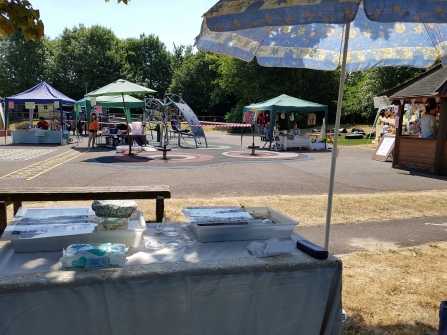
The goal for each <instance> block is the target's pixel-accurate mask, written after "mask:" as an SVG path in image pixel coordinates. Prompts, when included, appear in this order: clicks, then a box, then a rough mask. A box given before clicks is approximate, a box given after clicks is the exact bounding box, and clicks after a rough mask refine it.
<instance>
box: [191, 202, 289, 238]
mask: <svg viewBox="0 0 447 335" xmlns="http://www.w3.org/2000/svg"><path fill="white" fill-rule="evenodd" d="M203 208H204V209H205V210H206V211H207V212H209V210H210V209H211V208H219V207H203ZM187 209H188V208H185V209H184V210H183V212H184V213H185V212H186V213H188V211H187ZM197 209H198V207H194V210H195V212H196V213H197ZM244 209H245V211H246V212H248V213H250V214H253V215H255V216H257V217H259V218H262V217H264V218H269V219H270V220H272V221H273V224H266V225H261V224H256V225H252V224H250V223H248V224H241V225H238V224H236V225H229V224H222V225H214V226H200V225H197V224H196V223H195V222H194V220H191V217H189V216H188V215H187V214H186V213H185V216H186V221H187V223H188V226H189V228H190V229H191V230H192V232H193V233H194V234H195V235H196V237H197V238H198V239H199V241H200V242H221V241H245V240H268V239H271V238H275V237H276V238H290V236H291V235H292V232H293V228H294V227H295V226H296V225H298V222H297V221H295V220H293V219H292V218H290V217H288V216H286V215H284V214H282V213H280V212H278V211H276V210H274V209H272V208H270V207H245V208H244ZM222 219H223V218H222V217H221V216H219V220H216V221H222ZM200 223H203V221H201V220H200Z"/></svg>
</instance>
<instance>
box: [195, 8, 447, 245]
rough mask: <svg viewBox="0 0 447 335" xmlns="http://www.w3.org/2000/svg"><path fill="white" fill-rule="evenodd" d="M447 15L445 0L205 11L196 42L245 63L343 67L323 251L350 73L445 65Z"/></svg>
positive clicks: (212, 9)
mask: <svg viewBox="0 0 447 335" xmlns="http://www.w3.org/2000/svg"><path fill="white" fill-rule="evenodd" d="M295 3H296V4H295ZM446 15H447V3H446V2H445V1H443V0H432V1H430V2H426V1H424V0H421V1H408V0H381V1H378V0H363V3H362V1H361V0H351V1H349V2H347V1H343V0H322V1H319V2H315V1H308V2H307V3H306V2H304V1H299V2H298V1H296V2H293V3H289V1H288V0H255V1H249V2H240V1H228V0H221V1H219V2H217V3H216V4H215V5H214V6H213V7H212V8H211V9H210V10H209V11H208V12H206V13H205V14H204V20H203V23H202V28H201V32H200V34H199V35H198V36H197V37H196V42H195V45H196V46H197V48H198V49H199V50H201V51H209V52H213V53H218V54H223V55H228V56H231V57H234V58H238V59H241V60H244V61H247V62H249V61H251V60H253V58H254V57H256V59H257V61H258V63H259V64H260V65H261V66H267V67H292V68H308V69H316V70H335V69H336V68H337V67H338V66H341V76H340V85H339V92H338V102H337V113H336V121H335V134H334V139H335V140H334V144H333V151H332V158H331V170H330V181H329V191H328V205H327V215H326V233H325V248H326V249H327V248H328V246H329V232H330V222H331V213H332V200H333V191H334V178H335V168H336V160H337V144H338V132H339V128H340V115H341V108H342V100H343V88H344V81H345V73H346V71H361V70H364V69H368V68H372V67H383V66H412V67H420V68H425V67H430V66H431V65H433V64H434V62H435V61H436V59H438V58H440V59H441V60H442V61H443V62H446V61H447V25H446V24H445V22H446ZM372 20H373V21H372Z"/></svg>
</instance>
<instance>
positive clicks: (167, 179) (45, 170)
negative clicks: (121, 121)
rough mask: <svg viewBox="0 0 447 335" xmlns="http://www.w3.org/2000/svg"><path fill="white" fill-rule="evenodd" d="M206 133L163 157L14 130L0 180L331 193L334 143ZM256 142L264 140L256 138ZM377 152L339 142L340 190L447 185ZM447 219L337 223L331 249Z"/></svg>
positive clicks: (417, 232) (425, 239)
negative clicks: (302, 144) (39, 139)
mask: <svg viewBox="0 0 447 335" xmlns="http://www.w3.org/2000/svg"><path fill="white" fill-rule="evenodd" d="M207 140H208V145H209V146H208V148H206V147H205V146H204V144H202V145H201V146H200V147H199V148H196V147H195V145H194V142H193V141H191V140H187V141H185V140H183V139H182V140H181V146H180V147H179V146H178V145H177V143H178V142H177V139H175V140H174V141H173V143H174V142H175V143H174V145H173V146H170V148H171V149H172V151H170V152H168V153H167V157H168V159H167V160H163V158H162V154H161V152H159V151H156V149H154V148H150V147H148V148H146V149H147V150H149V151H144V152H142V153H141V154H138V155H136V156H127V155H125V154H122V153H118V154H117V153H115V151H114V150H112V149H110V148H106V147H97V148H95V149H92V150H88V148H87V143H86V142H87V141H83V143H74V144H72V143H71V144H69V145H63V146H60V145H48V144H46V145H29V144H11V143H10V138H8V141H7V142H6V144H3V139H1V143H0V187H14V186H21V187H24V186H29V187H41V186H44V187H58V185H64V186H85V187H89V186H103V187H126V186H134V185H169V186H170V188H171V193H172V197H173V198H189V197H203V198H206V197H218V196H257V195H308V196H310V197H311V196H312V195H318V194H327V191H328V185H329V172H330V161H331V154H332V153H331V150H322V151H315V150H314V151H308V150H297V151H287V152H275V151H269V150H266V149H264V150H257V151H256V155H255V156H252V155H250V153H251V150H249V149H247V148H246V147H248V146H249V145H251V144H252V138H251V136H245V137H244V139H243V146H244V148H242V147H241V137H240V135H233V134H225V133H210V134H207ZM202 142H203V141H202ZM150 144H152V145H155V144H156V143H155V142H154V141H151V143H150ZM255 145H261V146H262V145H263V143H261V142H259V141H258V138H256V142H255ZM372 153H373V151H372V150H365V149H359V148H353V147H339V156H338V159H337V168H336V177H335V185H334V192H335V194H359V193H361V194H368V193H378V192H383V191H402V192H403V199H404V198H405V197H404V194H405V192H414V191H421V190H444V189H447V177H445V176H442V177H439V176H433V175H429V174H422V173H417V172H409V171H404V170H398V169H393V168H391V163H390V162H380V161H374V160H372V159H371V156H372ZM14 155H16V156H17V159H12V157H13V156H14ZM8 157H9V158H8ZM36 200H38V199H36ZM442 214H444V213H440V215H442ZM446 215H447V212H446ZM445 222H447V216H440V217H438V218H427V219H425V218H409V219H405V220H393V221H380V222H362V223H357V224H349V225H341V224H337V225H332V227H331V237H330V248H329V249H330V251H331V253H333V254H345V253H349V252H359V251H369V250H374V249H378V248H379V249H380V248H385V249H388V248H398V247H409V246H417V245H420V244H425V243H437V242H439V241H447V227H446V226H445V225H443V223H445ZM426 223H435V224H442V225H434V224H426ZM297 229H298V232H299V233H300V234H302V235H303V236H304V237H306V238H308V239H309V240H311V241H312V242H314V243H317V244H319V245H323V244H324V242H323V241H324V227H320V226H315V227H298V228H297Z"/></svg>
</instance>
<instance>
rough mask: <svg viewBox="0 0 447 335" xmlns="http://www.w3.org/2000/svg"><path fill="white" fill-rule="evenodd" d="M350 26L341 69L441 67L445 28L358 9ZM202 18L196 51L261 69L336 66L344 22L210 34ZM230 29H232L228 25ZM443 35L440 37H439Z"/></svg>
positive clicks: (446, 58)
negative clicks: (388, 19)
mask: <svg viewBox="0 0 447 335" xmlns="http://www.w3.org/2000/svg"><path fill="white" fill-rule="evenodd" d="M360 9H361V10H359V11H358V14H357V16H356V17H355V19H354V21H353V22H352V23H351V25H350V34H349V46H348V50H347V60H346V70H347V71H349V72H352V71H360V70H364V69H367V68H371V67H382V66H412V67H421V68H425V67H429V66H431V65H433V63H434V62H435V61H436V59H438V58H441V59H442V61H443V63H447V24H422V23H380V22H373V21H370V20H368V18H367V16H366V14H365V12H364V11H363V8H362V7H361V8H360ZM210 20H211V19H208V18H207V19H205V20H204V21H203V24H202V29H201V32H200V35H199V36H198V37H197V38H196V45H197V48H198V49H199V50H202V51H210V52H214V53H218V54H224V55H228V56H232V57H235V58H238V59H242V60H244V61H247V62H249V61H251V60H252V59H253V58H254V57H255V56H256V59H257V61H258V63H259V64H260V65H261V66H268V67H299V68H309V69H317V70H335V69H336V68H337V67H338V66H340V65H341V62H342V53H343V39H342V36H343V34H344V24H331V23H328V24H323V23H321V24H297V25H293V26H292V25H286V26H268V27H259V28H250V29H243V30H237V31H230V32H213V31H212V30H211V29H210V28H209V26H210ZM233 28H234V26H233ZM444 36H445V37H444Z"/></svg>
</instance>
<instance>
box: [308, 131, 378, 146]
mask: <svg viewBox="0 0 447 335" xmlns="http://www.w3.org/2000/svg"><path fill="white" fill-rule="evenodd" d="M311 132H312V131H306V130H305V131H304V133H302V134H303V135H304V134H307V133H311ZM348 134H351V133H350V132H349V133H342V134H340V136H338V145H345V146H357V145H366V144H371V142H372V141H373V139H368V138H366V137H365V136H364V137H363V138H362V139H354V140H347V139H346V138H345V135H348ZM332 139H333V138H332Z"/></svg>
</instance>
